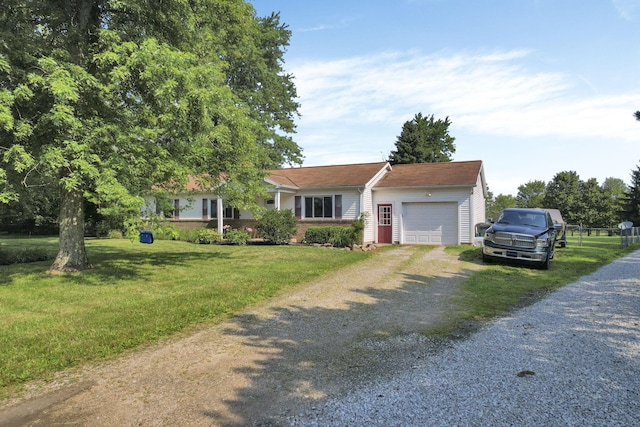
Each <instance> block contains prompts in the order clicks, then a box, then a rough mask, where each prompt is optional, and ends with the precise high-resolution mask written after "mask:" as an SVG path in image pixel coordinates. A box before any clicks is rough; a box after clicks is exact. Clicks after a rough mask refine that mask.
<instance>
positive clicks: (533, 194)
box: [515, 181, 546, 208]
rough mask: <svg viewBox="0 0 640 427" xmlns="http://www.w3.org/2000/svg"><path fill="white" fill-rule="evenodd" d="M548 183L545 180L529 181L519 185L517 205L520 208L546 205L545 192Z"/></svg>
mask: <svg viewBox="0 0 640 427" xmlns="http://www.w3.org/2000/svg"><path fill="white" fill-rule="evenodd" d="M545 190H546V184H545V182H544V181H529V182H527V183H526V184H522V185H521V186H519V187H518V195H517V196H516V206H515V207H518V208H541V207H544V193H545Z"/></svg>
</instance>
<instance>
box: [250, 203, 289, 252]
mask: <svg viewBox="0 0 640 427" xmlns="http://www.w3.org/2000/svg"><path fill="white" fill-rule="evenodd" d="M256 229H257V230H258V236H259V237H261V238H263V239H264V240H265V241H267V242H269V243H273V244H274V245H286V244H289V242H290V241H291V238H292V237H293V236H294V235H295V234H296V231H297V222H296V218H295V217H294V216H293V212H291V211H290V210H289V209H283V210H277V209H273V210H268V211H266V212H265V213H263V214H262V216H261V217H260V218H259V219H258V223H257V225H256Z"/></svg>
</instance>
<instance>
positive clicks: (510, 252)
mask: <svg viewBox="0 0 640 427" xmlns="http://www.w3.org/2000/svg"><path fill="white" fill-rule="evenodd" d="M556 238H557V231H556V229H555V228H554V224H553V220H552V218H551V214H550V213H549V212H548V211H546V210H543V209H523V208H509V209H504V210H503V211H502V212H501V213H500V216H499V217H498V220H497V221H496V222H495V223H493V225H491V227H489V228H488V229H487V231H486V232H485V235H484V242H483V247H482V259H483V260H484V261H485V262H489V261H495V260H505V261H506V260H512V261H520V262H524V263H527V264H530V265H535V266H537V267H540V268H542V269H545V270H546V269H548V268H549V261H550V260H551V259H553V256H554V253H555V245H556Z"/></svg>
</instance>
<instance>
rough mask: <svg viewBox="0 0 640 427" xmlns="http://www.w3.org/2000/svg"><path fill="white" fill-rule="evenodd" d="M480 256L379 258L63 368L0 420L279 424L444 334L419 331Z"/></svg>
mask: <svg viewBox="0 0 640 427" xmlns="http://www.w3.org/2000/svg"><path fill="white" fill-rule="evenodd" d="M479 268H482V266H481V265H479V264H473V263H469V262H463V261H460V260H459V259H458V258H457V257H456V256H454V255H449V254H447V253H445V251H444V250H443V248H441V247H437V248H434V249H433V250H432V251H429V252H424V251H421V250H420V249H418V248H416V247H410V246H405V247H397V248H394V249H393V250H389V251H380V252H379V253H377V254H375V255H374V256H373V257H372V258H371V259H369V260H367V261H364V262H361V263H358V264H356V265H353V266H350V267H347V268H344V269H341V270H339V271H336V272H334V273H332V274H329V275H327V276H324V277H323V278H321V279H320V280H317V281H315V282H313V283H310V284H308V285H305V286H304V287H300V288H298V289H296V290H293V291H291V292H289V293H287V294H286V295H283V296H280V297H278V298H275V299H273V300H270V301H268V302H267V303H264V304H262V305H260V306H258V307H254V308H252V309H250V310H248V311H247V312H245V313H243V314H242V315H240V316H238V317H235V318H233V319H231V320H229V321H227V322H225V323H222V324H220V325H216V326H213V327H207V328H206V329H203V330H200V331H198V332H196V333H194V334H192V335H190V336H187V337H177V338H173V339H171V340H167V341H164V342H162V343H159V344H157V345H154V346H151V347H149V348H145V349H143V350H140V351H137V352H134V353H132V354H129V355H127V356H124V357H122V358H120V359H118V360H115V361H112V362H108V363H104V364H99V365H97V366H93V367H89V368H84V369H82V370H80V371H79V372H75V373H65V374H62V375H60V377H59V379H58V380H57V381H55V382H54V383H53V384H48V385H46V386H38V387H34V388H33V390H31V391H30V392H29V393H28V396H26V397H24V398H22V399H20V400H14V401H10V402H5V404H4V406H3V407H0V426H18V425H33V426H58V425H64V426H165V425H166V426H169V425H171V426H173V425H181V426H245V425H261V426H276V425H287V424H289V422H288V419H289V417H293V416H295V415H296V414H299V413H302V412H304V411H312V410H313V408H314V404H317V402H318V400H320V399H323V398H324V397H326V396H330V395H336V394H339V393H343V392H345V391H348V390H349V389H351V388H354V387H359V386H364V385H366V384H367V382H369V381H375V380H376V379H381V378H383V377H385V376H386V375H390V374H392V373H393V372H394V371H396V370H398V369H402V368H406V367H410V366H412V365H411V364H412V363H415V361H416V360H417V359H420V358H423V357H427V356H428V355H429V354H432V353H433V352H436V351H438V350H439V349H440V348H441V346H442V345H443V343H438V342H435V341H433V340H431V339H429V338H427V337H425V336H423V335H421V334H420V333H419V332H420V331H423V330H425V329H427V328H429V327H431V326H433V325H435V324H437V323H438V322H439V321H440V320H441V319H442V318H443V316H446V315H447V313H448V312H450V310H451V306H450V303H449V296H450V295H451V293H452V292H453V291H454V290H455V288H456V286H458V284H459V283H460V282H461V280H463V279H464V278H465V277H467V276H468V275H469V274H470V272H471V271H473V270H477V269H479Z"/></svg>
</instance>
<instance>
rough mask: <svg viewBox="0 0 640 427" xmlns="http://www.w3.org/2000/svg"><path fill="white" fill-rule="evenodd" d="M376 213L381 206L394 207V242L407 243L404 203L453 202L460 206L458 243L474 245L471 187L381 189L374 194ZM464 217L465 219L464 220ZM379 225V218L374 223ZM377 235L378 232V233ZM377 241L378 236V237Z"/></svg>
mask: <svg viewBox="0 0 640 427" xmlns="http://www.w3.org/2000/svg"><path fill="white" fill-rule="evenodd" d="M373 193H374V194H373V203H374V213H376V215H377V212H376V206H377V205H379V204H385V203H389V204H391V205H392V214H393V223H392V225H393V242H394V243H407V242H405V241H404V236H403V235H402V230H403V228H402V227H403V212H402V204H403V203H421V202H422V203H435V202H451V203H456V204H457V206H458V210H457V214H458V215H457V218H456V222H457V223H458V231H457V237H456V239H457V242H456V243H473V240H472V234H471V227H470V225H469V224H470V222H471V218H470V200H469V199H470V196H471V187H463V188H438V189H427V188H411V189H380V190H375V191H374V192H373ZM463 217H464V218H463ZM373 222H374V223H375V224H377V217H375V218H374V221H373ZM376 234H377V231H376ZM376 241H377V236H376Z"/></svg>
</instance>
